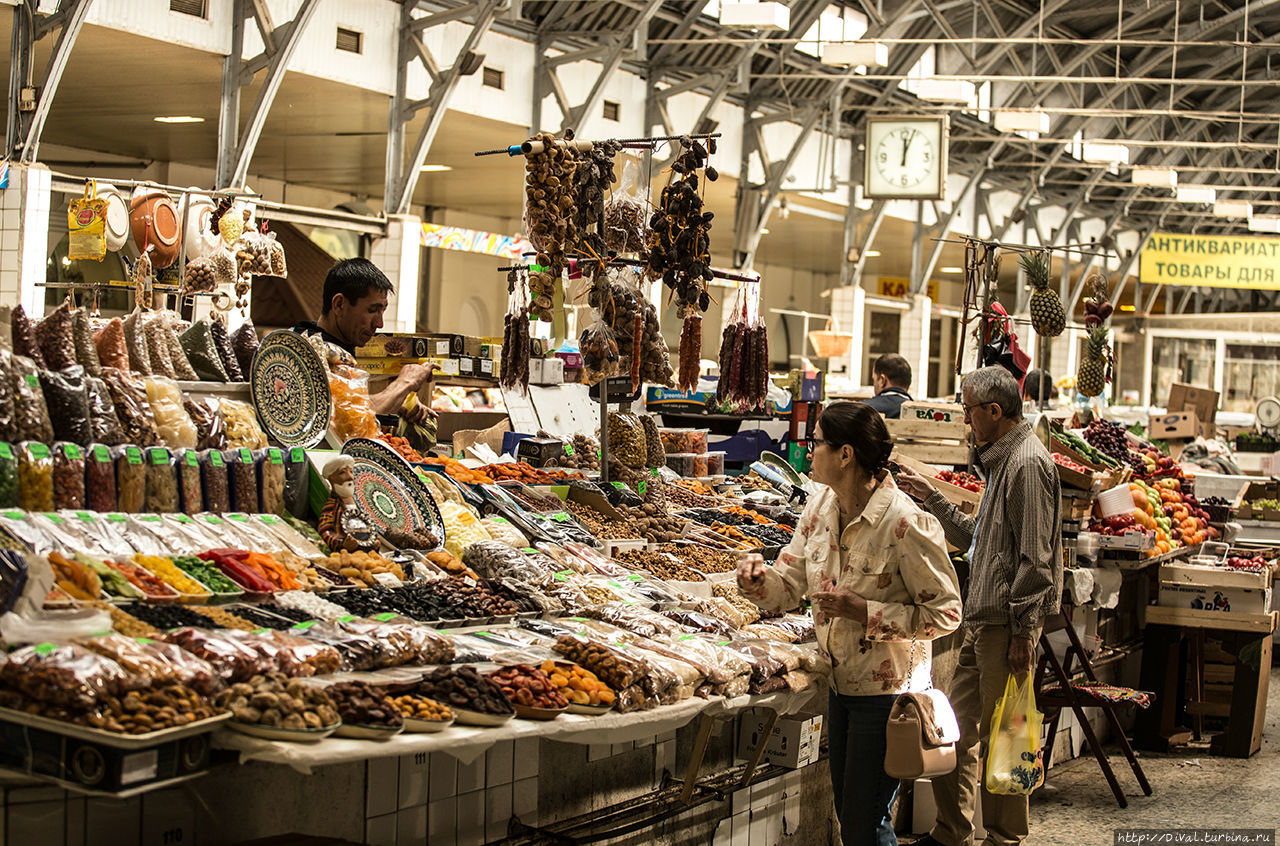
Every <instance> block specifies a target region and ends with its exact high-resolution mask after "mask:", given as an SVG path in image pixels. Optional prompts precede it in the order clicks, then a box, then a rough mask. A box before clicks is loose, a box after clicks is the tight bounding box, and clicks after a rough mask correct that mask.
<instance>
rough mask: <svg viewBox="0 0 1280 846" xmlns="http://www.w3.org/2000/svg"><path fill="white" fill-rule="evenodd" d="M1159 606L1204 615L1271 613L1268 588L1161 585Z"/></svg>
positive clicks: (1173, 583) (1165, 583)
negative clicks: (1188, 610)
mask: <svg viewBox="0 0 1280 846" xmlns="http://www.w3.org/2000/svg"><path fill="white" fill-rule="evenodd" d="M1160 605H1162V606H1165V607H1169V608H1184V609H1190V610H1192V611H1202V612H1204V613H1206V614H1214V613H1220V612H1223V611H1227V612H1232V613H1236V614H1242V613H1243V614H1268V613H1270V612H1271V588H1270V587H1267V588H1261V589H1260V588H1242V587H1226V586H1224V585H1196V584H1186V583H1181V582H1161V583H1160Z"/></svg>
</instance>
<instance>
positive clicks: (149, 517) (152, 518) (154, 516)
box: [136, 514, 160, 523]
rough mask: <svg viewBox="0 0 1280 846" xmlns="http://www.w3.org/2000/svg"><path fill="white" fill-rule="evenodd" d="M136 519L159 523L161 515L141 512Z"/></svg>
mask: <svg viewBox="0 0 1280 846" xmlns="http://www.w3.org/2000/svg"><path fill="white" fill-rule="evenodd" d="M136 519H137V520H140V521H141V522H143V523H159V522H160V515H159V514H139V515H137V516H136Z"/></svg>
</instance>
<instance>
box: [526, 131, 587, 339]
mask: <svg viewBox="0 0 1280 846" xmlns="http://www.w3.org/2000/svg"><path fill="white" fill-rule="evenodd" d="M571 137H572V136H566V139H565V140H566V141H568V140H571ZM530 140H531V142H532V143H533V144H534V149H535V151H536V152H531V153H529V154H528V155H526V156H525V198H526V203H525V229H526V230H527V231H528V234H529V240H530V241H531V242H532V243H533V246H534V249H536V250H537V251H538V256H537V259H536V260H535V262H534V263H535V264H536V265H537V266H538V268H537V269H536V270H534V271H533V272H532V273H530V274H529V293H530V297H531V302H530V305H529V314H530V316H531V317H534V318H536V319H538V320H546V321H550V320H551V307H552V304H553V302H554V298H555V284H556V280H557V279H559V278H560V275H561V274H562V273H563V272H564V269H565V267H566V265H567V263H568V254H569V252H570V251H571V250H573V249H575V248H576V247H577V245H578V235H579V233H578V224H577V222H576V219H575V217H576V212H575V200H574V184H575V178H576V174H577V170H578V166H579V164H580V163H581V153H579V152H578V150H577V148H576V147H575V146H574V145H572V144H568V143H565V142H564V141H560V140H558V139H556V137H555V136H553V135H551V134H550V133H548V132H541V133H539V134H538V135H536V136H534V137H533V138H532V139H530Z"/></svg>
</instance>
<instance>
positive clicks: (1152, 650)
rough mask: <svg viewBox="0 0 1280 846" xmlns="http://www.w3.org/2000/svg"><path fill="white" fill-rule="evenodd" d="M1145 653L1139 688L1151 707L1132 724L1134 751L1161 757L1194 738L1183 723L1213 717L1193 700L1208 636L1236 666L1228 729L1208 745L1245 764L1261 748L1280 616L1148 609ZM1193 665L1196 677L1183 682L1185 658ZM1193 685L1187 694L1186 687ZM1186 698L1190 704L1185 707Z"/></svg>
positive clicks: (1210, 710)
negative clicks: (1152, 698) (1150, 696)
mask: <svg viewBox="0 0 1280 846" xmlns="http://www.w3.org/2000/svg"><path fill="white" fill-rule="evenodd" d="M1146 610H1147V622H1146V631H1145V635H1144V642H1143V648H1142V671H1141V680H1140V682H1139V685H1138V686H1139V687H1140V688H1142V689H1144V690H1153V691H1156V697H1157V699H1156V703H1155V707H1153V708H1151V709H1149V710H1147V711H1143V712H1139V713H1138V715H1137V720H1136V721H1135V723H1134V741H1135V743H1134V745H1135V746H1137V747H1138V748H1139V749H1147V750H1152V751H1158V752H1165V751H1168V749H1169V747H1170V746H1173V745H1177V744H1179V743H1183V742H1185V741H1186V740H1188V739H1190V737H1191V730H1190V729H1189V728H1186V727H1185V722H1186V717H1188V716H1192V717H1195V716H1197V715H1201V714H1205V713H1212V709H1209V708H1207V707H1205V706H1206V704H1207V703H1203V702H1199V701H1198V698H1199V697H1198V695H1197V696H1194V697H1193V696H1191V695H1190V693H1191V692H1194V691H1195V690H1197V689H1198V688H1199V686H1200V683H1199V676H1200V674H1201V673H1202V672H1203V670H1202V668H1201V666H1200V664H1201V661H1202V655H1201V653H1200V650H1199V648H1198V646H1199V643H1200V642H1201V641H1202V636H1203V635H1204V634H1205V633H1206V632H1211V633H1214V634H1215V635H1220V636H1221V638H1222V648H1223V650H1225V651H1226V652H1227V653H1228V654H1230V655H1231V656H1232V657H1233V658H1234V659H1235V662H1234V672H1233V677H1232V697H1231V705H1230V708H1229V709H1228V711H1227V713H1226V715H1225V716H1226V717H1227V730H1226V731H1225V732H1223V733H1222V734H1219V735H1216V736H1214V738H1213V741H1212V744H1211V747H1210V748H1211V750H1212V752H1213V753H1214V754H1218V755H1225V756H1227V757H1231V758H1248V757H1249V756H1250V755H1253V754H1254V753H1255V752H1257V751H1258V749H1259V748H1261V746H1262V727H1263V724H1264V722H1265V721H1266V716H1267V692H1268V689H1269V687H1270V683H1271V648H1272V644H1271V633H1272V632H1274V631H1275V630H1276V624H1277V619H1280V612H1275V611H1273V612H1271V613H1270V614H1241V613H1232V612H1204V611H1191V610H1186V609H1181V608H1163V607H1160V606H1149V607H1148V608H1147V609H1146ZM1189 656H1190V657H1192V658H1193V662H1192V663H1193V664H1194V665H1195V666H1194V667H1193V672H1194V673H1195V674H1196V675H1195V677H1194V678H1192V679H1190V680H1189V679H1187V677H1186V673H1185V669H1186V667H1187V663H1188V657H1189ZM1189 684H1190V685H1191V688H1190V691H1189V690H1188V685H1189ZM1188 699H1191V700H1192V701H1190V702H1189V701H1188Z"/></svg>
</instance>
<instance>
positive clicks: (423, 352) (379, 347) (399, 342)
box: [356, 333, 431, 358]
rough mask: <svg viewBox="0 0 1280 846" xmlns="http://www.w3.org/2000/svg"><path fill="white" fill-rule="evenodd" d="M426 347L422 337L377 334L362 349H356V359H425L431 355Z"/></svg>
mask: <svg viewBox="0 0 1280 846" xmlns="http://www.w3.org/2000/svg"><path fill="white" fill-rule="evenodd" d="M427 346H428V345H427V339H426V338H425V337H423V336H422V335H408V334H399V333H387V334H378V335H374V336H373V337H372V338H370V339H369V343H367V344H365V345H364V346H363V347H356V358H426V357H428V356H429V355H431V352H429V351H428V349H427Z"/></svg>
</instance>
